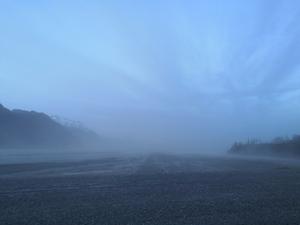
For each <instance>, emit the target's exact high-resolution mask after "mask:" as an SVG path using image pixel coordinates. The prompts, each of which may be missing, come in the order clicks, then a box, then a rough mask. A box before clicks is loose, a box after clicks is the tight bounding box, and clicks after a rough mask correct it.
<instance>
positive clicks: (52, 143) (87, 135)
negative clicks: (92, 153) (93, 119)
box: [0, 104, 99, 148]
mask: <svg viewBox="0 0 300 225" xmlns="http://www.w3.org/2000/svg"><path fill="white" fill-rule="evenodd" d="M98 141H99V137H98V135H97V134H95V133H94V132H92V131H88V130H84V129H79V128H75V127H67V126H64V125H62V124H60V123H58V122H56V121H54V120H53V119H51V118H50V117H49V116H48V115H46V114H44V113H38V112H34V111H24V110H9V109H7V108H5V107H4V106H3V105H1V104H0V148H58V147H63V148H65V147H82V146H86V145H91V144H96V143H97V142H98Z"/></svg>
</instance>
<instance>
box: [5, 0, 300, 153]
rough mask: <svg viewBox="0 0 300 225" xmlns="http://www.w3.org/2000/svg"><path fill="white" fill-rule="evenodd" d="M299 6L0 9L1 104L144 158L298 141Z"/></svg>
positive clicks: (64, 4) (213, 3) (127, 4)
mask: <svg viewBox="0 0 300 225" xmlns="http://www.w3.org/2000/svg"><path fill="white" fill-rule="evenodd" d="M299 6H300V3H299V1H296V0H294V1H289V0H284V1H283V0H278V1H273V0H269V1H266V0H265V1H262V0H251V1H250V0H248V1H237V0H235V1H234V0H229V1H221V0H220V1H217V0H210V1H208V0H207V1H196V0H195V1H193V0H190V1H174V0H172V1H171V0H170V1H159V0H153V1H130V0H127V1H125V0H124V1H121V0H120V1H108V0H107V1H105V0H104V1H2V2H1V3H0V24H1V25H0V26H1V30H0V102H1V103H3V104H4V105H6V106H8V107H9V108H22V109H28V110H36V111H41V112H45V113H48V114H50V115H59V116H61V117H65V118H70V119H73V120H78V121H81V122H82V123H84V124H85V125H86V126H88V127H90V128H92V129H94V130H96V131H97V132H98V133H99V134H100V135H101V136H103V137H109V138H112V139H118V140H120V139H121V140H128V141H133V142H137V143H141V144H143V145H149V146H153V148H154V149H155V148H164V149H172V148H174V147H176V148H178V149H182V150H184V151H188V150H189V149H193V150H196V151H199V152H201V151H221V150H226V148H227V147H228V146H230V145H231V143H232V142H233V141H235V140H244V139H247V138H261V139H270V138H273V137H276V136H289V135H293V134H296V133H300V130H299V127H300V122H299V119H298V118H299V115H300V107H299V106H300V105H299V99H300V89H299V87H300V76H299V72H300V67H299V59H300V45H299V38H300V37H299V35H300V28H299V24H298V22H299V19H300V16H299V10H298V9H299Z"/></svg>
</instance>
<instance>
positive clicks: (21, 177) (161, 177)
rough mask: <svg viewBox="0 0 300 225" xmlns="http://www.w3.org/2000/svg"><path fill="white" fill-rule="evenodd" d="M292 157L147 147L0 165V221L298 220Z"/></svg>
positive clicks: (195, 224)
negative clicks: (139, 151) (135, 152)
mask: <svg viewBox="0 0 300 225" xmlns="http://www.w3.org/2000/svg"><path fill="white" fill-rule="evenodd" d="M299 212H300V163H298V161H297V160H275V159H274V160H273V159H259V158H237V157H226V156H224V157H221V156H219V157H212V156H199V155H171V154H149V155H143V156H141V155H140V156H128V157H125V156H122V157H116V156H114V157H104V158H102V159H95V160H84V161H76V162H75V161H74V162H48V163H42V162H39V163H24V164H20V163H18V164H7V165H0V224H1V225H44V224H45V225H46V224H47V225H92V224H93V225H95V224H99V225H143V224H149V225H186V224H188V225H200V224H201V225H202V224H203V225H210V224H216V225H221V224H230V225H238V224H239V225H247V224H249V225H256V224H272V225H276V224H278V225H279V224H280V225H282V224H289V225H292V224H295V225H296V224H297V225H298V224H300V213H299Z"/></svg>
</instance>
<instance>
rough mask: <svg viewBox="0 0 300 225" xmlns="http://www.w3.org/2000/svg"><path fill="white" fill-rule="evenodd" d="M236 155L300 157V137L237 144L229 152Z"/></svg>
mask: <svg viewBox="0 0 300 225" xmlns="http://www.w3.org/2000/svg"><path fill="white" fill-rule="evenodd" d="M229 152H230V153H234V154H248V155H275V156H292V157H294V156H297V157H300V135H294V136H293V137H292V138H282V137H278V138H275V139H274V140H273V141H271V142H261V141H259V140H248V141H247V142H245V143H242V142H235V143H234V144H233V145H232V147H231V148H230V150H229Z"/></svg>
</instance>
